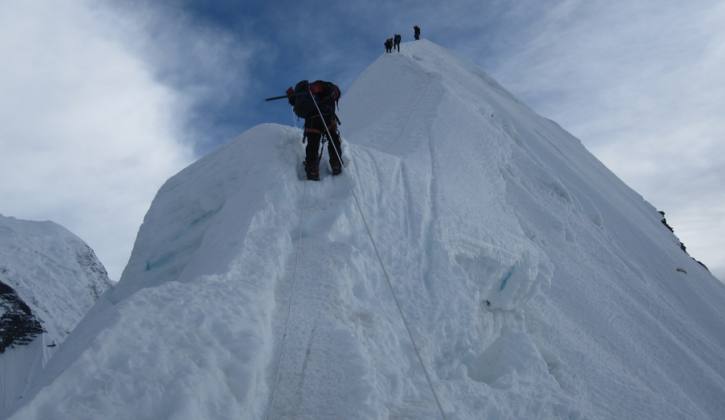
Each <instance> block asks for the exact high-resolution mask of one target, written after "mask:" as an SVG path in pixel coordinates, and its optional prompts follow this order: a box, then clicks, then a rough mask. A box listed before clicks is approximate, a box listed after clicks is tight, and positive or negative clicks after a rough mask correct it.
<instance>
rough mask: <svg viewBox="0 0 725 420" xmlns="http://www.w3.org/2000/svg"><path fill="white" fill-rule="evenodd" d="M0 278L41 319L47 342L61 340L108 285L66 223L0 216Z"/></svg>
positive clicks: (100, 267) (90, 252)
mask: <svg viewBox="0 0 725 420" xmlns="http://www.w3.org/2000/svg"><path fill="white" fill-rule="evenodd" d="M0 281H3V282H4V283H6V284H7V285H8V286H10V287H11V288H13V289H14V290H15V292H16V293H17V294H18V296H19V297H20V298H21V299H22V300H23V301H25V302H26V303H27V305H28V306H29V307H30V308H31V309H32V311H33V313H34V314H35V315H36V316H37V317H38V318H39V319H40V320H41V322H42V323H43V328H44V329H45V331H46V333H47V338H46V341H47V342H48V343H49V344H50V343H52V342H56V343H59V342H61V341H62V340H63V339H64V338H65V336H66V335H67V334H68V333H70V331H71V330H72V329H73V327H74V326H75V325H76V324H77V323H78V321H80V319H81V318H82V317H83V315H85V313H86V312H87V311H88V309H90V307H91V306H93V304H94V303H95V301H96V300H97V299H98V298H99V297H100V295H101V294H102V293H103V292H104V291H105V290H106V289H108V287H109V286H110V284H111V283H110V281H109V279H108V275H107V273H106V269H105V268H104V267H103V265H102V264H101V262H100V261H98V258H96V255H95V253H94V252H93V250H92V249H91V248H90V247H89V246H88V245H86V243H85V242H83V241H82V240H81V239H80V238H78V237H77V236H75V235H74V234H73V233H71V232H70V231H68V230H67V229H65V228H64V227H62V226H60V225H58V224H56V223H53V222H50V221H45V222H34V221H26V220H19V219H15V218H13V217H4V216H2V215H0Z"/></svg>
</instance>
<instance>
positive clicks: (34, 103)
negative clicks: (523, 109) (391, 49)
mask: <svg viewBox="0 0 725 420" xmlns="http://www.w3.org/2000/svg"><path fill="white" fill-rule="evenodd" d="M414 24H419V25H420V26H421V27H422V32H423V37H425V38H428V39H431V40H432V41H434V42H436V43H438V44H440V45H442V46H444V47H446V48H449V49H451V50H453V51H455V52H456V53H457V54H458V55H459V56H462V57H464V58H466V59H468V60H470V61H473V62H475V63H476V64H478V65H480V66H481V67H482V68H483V69H484V70H485V71H486V72H487V73H489V74H490V75H491V76H492V77H494V78H495V79H497V80H498V81H499V82H500V83H501V84H502V85H504V86H505V87H506V88H507V89H509V90H510V91H511V92H512V93H514V94H515V95H517V96H519V97H520V98H521V99H522V100H523V101H524V102H526V103H527V104H529V105H530V106H531V107H532V108H534V109H535V110H536V111H537V112H539V113H540V114H542V115H544V116H546V117H548V118H551V119H553V120H555V121H557V122H558V123H560V124H561V125H562V126H563V127H564V128H565V129H567V130H568V131H570V132H572V133H573V134H574V135H575V136H577V137H579V138H580V139H581V140H582V141H583V143H584V144H585V145H586V146H587V147H588V148H589V150H590V151H592V152H593V153H594V154H595V155H596V156H597V157H598V158H599V159H600V160H602V161H603V162H604V163H605V164H606V165H607V166H608V167H609V168H610V169H612V170H613V171H614V172H615V173H616V174H617V175H618V176H620V177H621V178H623V179H624V180H625V182H627V183H628V184H629V185H630V186H632V187H633V188H634V189H636V190H637V191H638V192H640V193H641V194H642V195H643V196H644V197H645V198H646V199H647V200H648V201H650V202H652V203H653V204H654V205H655V206H657V207H658V208H660V209H663V210H665V211H667V213H668V220H669V221H670V223H671V224H673V226H674V227H675V230H676V233H677V234H678V236H679V237H680V238H681V239H682V240H683V241H684V242H685V243H686V244H687V245H688V248H689V250H690V251H691V252H692V254H693V255H694V256H695V257H697V258H699V259H702V260H703V261H704V262H705V263H706V264H708V265H710V266H711V267H712V268H713V270H714V271H715V272H716V273H718V275H719V276H720V277H721V278H722V277H725V252H724V251H725V188H723V186H724V185H725V153H724V152H725V146H723V137H725V120H724V119H723V118H722V110H723V109H725V93H724V92H725V90H724V89H722V88H721V87H722V86H725V72H723V71H722V69H723V68H725V5H723V4H722V3H721V2H719V1H714V0H695V1H691V2H686V3H683V2H678V1H672V0H644V1H634V2H609V1H603V0H521V1H506V0H491V1H481V0H479V1H472V0H463V1H450V2H439V1H398V2H386V1H348V2H329V1H328V2H322V1H286V0H284V1H266V2H262V1H244V2H239V1H231V0H221V1H219V0H218V1H213V2H212V1H191V0H186V1H181V0H179V1H163V0H156V1H152V0H133V1H132V0H128V1H123V2H118V1H86V0H57V1H50V0H46V1H43V0H27V1H23V2H2V3H0V54H2V55H3V57H4V58H5V60H4V61H5V62H6V63H13V65H12V67H9V68H7V69H6V71H5V72H4V74H3V76H2V77H0V92H2V93H3V94H2V95H0V118H1V119H2V120H3V121H5V123H4V124H2V125H1V126H0V147H2V150H3V151H4V152H5V153H3V154H2V156H0V179H2V181H0V194H1V195H2V196H3V197H5V198H6V199H5V200H3V201H2V202H0V213H3V214H5V215H9V216H15V217H19V218H26V219H51V220H55V221H58V222H60V223H61V224H63V225H65V226H66V227H68V228H70V229H71V230H73V231H74V232H76V233H77V234H79V235H80V236H81V237H82V238H83V239H85V240H86V241H88V242H89V244H90V245H91V246H93V247H94V249H96V251H97V252H98V254H99V256H100V257H101V259H102V261H104V263H105V264H106V265H107V266H108V267H109V270H110V271H111V272H112V274H113V276H114V277H115V278H118V276H119V275H120V271H121V269H122V267H123V266H124V265H125V262H126V260H127V258H128V255H129V254H130V250H131V246H132V242H133V239H134V237H135V233H136V231H137V229H138V225H139V224H140V222H141V220H142V217H143V214H144V213H145V211H146V209H147V208H148V205H149V203H150V200H151V198H152V197H153V194H154V193H155V191H156V190H157V189H158V187H159V186H160V185H161V183H163V181H164V180H165V179H167V178H168V177H169V176H170V175H172V174H173V173H174V172H175V171H178V170H179V169H181V168H183V166H185V165H186V164H188V163H189V162H191V161H193V160H194V159H195V158H197V157H198V156H200V155H203V154H204V153H207V152H208V151H210V150H212V149H213V148H214V147H216V146H218V145H219V144H223V143H225V142H227V141H229V140H230V139H231V138H233V137H235V136H236V135H238V134H239V133H241V132H242V131H244V130H245V129H247V128H249V127H251V126H253V125H256V124H258V123H262V122H270V121H272V122H280V123H283V124H292V123H293V118H292V115H291V113H290V110H289V107H287V106H286V105H285V104H284V102H276V103H264V102H262V99H263V98H264V97H267V96H272V95H277V94H282V93H283V91H284V89H285V88H286V87H287V86H289V85H291V84H294V83H295V82H296V81H297V80H300V79H304V78H308V79H317V78H321V79H328V80H333V81H336V82H337V83H338V84H339V85H340V86H341V87H342V88H343V94H344V90H345V89H346V88H347V87H348V86H349V85H350V83H351V82H352V81H353V80H354V79H355V78H356V77H357V76H358V75H359V74H360V72H362V71H363V70H364V69H365V67H366V66H367V65H368V64H369V63H370V62H372V61H373V60H374V59H375V58H376V57H377V56H378V55H380V54H381V53H382V51H383V46H382V43H383V41H384V39H385V38H386V37H388V36H391V35H392V34H393V33H395V32H399V33H401V34H402V35H403V39H404V41H405V40H410V39H411V38H412V26H413V25H414ZM343 130H344V122H343ZM343 134H344V133H343ZM59 174H62V176H59ZM110 219H112V220H114V223H113V224H109V223H108V220H110Z"/></svg>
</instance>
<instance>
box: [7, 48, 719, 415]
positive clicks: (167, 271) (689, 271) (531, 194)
mask: <svg viewBox="0 0 725 420" xmlns="http://www.w3.org/2000/svg"><path fill="white" fill-rule="evenodd" d="M340 106H341V120H342V126H341V129H342V134H343V137H344V140H345V144H344V145H343V148H344V156H343V157H344V160H345V162H346V168H345V170H344V173H343V175H342V176H339V177H332V176H331V175H330V174H329V172H328V171H325V170H324V169H323V170H322V171H321V172H322V174H323V177H322V181H321V182H304V181H300V180H299V178H298V172H299V167H300V166H299V165H300V162H301V160H302V148H301V145H300V140H301V137H302V133H301V132H300V131H299V130H296V129H294V128H291V127H283V126H279V125H271V124H270V125H261V126H258V127H255V128H253V129H251V130H249V131H247V132H246V133H244V134H243V135H242V136H240V137H239V138H238V139H236V140H235V141H233V142H231V143H230V144H228V145H226V146H224V147H223V148H221V149H219V150H218V151H216V152H214V153H212V154H210V155H208V156H206V157H204V158H202V159H200V160H199V161H198V162H196V163H194V164H193V165H190V166H189V167H188V168H186V169H185V170H183V171H182V172H180V173H179V174H177V175H176V176H174V177H173V178H171V179H170V180H169V181H168V182H167V183H166V184H165V185H164V186H163V187H162V188H161V190H160V191H159V193H158V194H157V196H156V198H155V199H154V202H153V203H152V205H151V208H150V210H149V212H148V214H147V215H146V218H145V220H144V224H143V226H142V227H141V229H140V231H139V235H138V238H137V241H136V244H135V246H134V250H133V253H132V257H131V260H130V261H129V265H128V266H127V267H126V269H125V271H124V274H123V276H122V279H121V281H120V284H119V285H118V287H117V288H115V289H114V291H113V292H111V293H107V294H106V295H104V297H103V298H102V299H101V302H100V303H99V304H98V305H97V306H96V307H95V308H94V310H93V311H92V313H91V314H90V315H89V316H88V317H86V318H85V319H84V321H83V322H82V323H81V325H80V326H79V327H78V328H77V329H76V330H75V332H74V333H73V335H72V337H70V338H69V340H68V341H67V343H66V345H65V346H64V349H63V350H62V352H61V353H62V354H59V355H58V356H57V357H55V358H54V359H53V361H52V365H53V366H51V369H49V373H48V375H47V377H46V378H44V380H43V381H39V382H38V383H37V384H36V387H35V395H34V398H32V400H31V401H29V402H28V403H27V404H26V405H24V406H23V407H22V408H21V409H20V411H18V412H17V413H16V416H15V417H13V419H42V418H49V417H52V418H58V419H63V418H68V419H71V418H72V419H95V418H107V419H122V418H137V419H163V418H169V419H171V418H173V419H196V418H205V419H227V418H240V419H262V418H269V419H291V418H298V419H339V418H346V419H370V418H379V419H384V418H415V419H435V418H441V417H446V418H449V419H480V418H502V419H503V418H506V419H516V418H518V419H530V418H537V419H548V418H552V419H553V418H567V419H584V418H602V419H605V418H606V419H608V418H651V419H667V418H713V419H714V418H718V417H719V415H720V414H721V413H723V412H725V403H724V401H725V391H723V390H725V333H723V331H725V287H723V285H722V284H721V283H719V282H718V281H717V280H716V279H714V278H713V277H712V276H710V275H709V273H708V272H707V271H706V270H705V269H703V268H702V267H700V266H699V265H697V264H696V263H695V262H693V261H692V260H691V259H690V258H689V256H687V255H686V254H685V253H683V252H682V251H681V250H680V248H679V242H678V241H677V239H676V238H675V237H674V236H672V233H671V232H670V231H669V230H667V228H666V227H665V226H663V225H662V224H661V223H660V215H659V214H658V213H657V212H656V211H655V209H654V208H653V207H652V206H651V205H649V204H648V203H647V202H646V201H644V200H643V199H642V197H641V196H639V195H638V194H637V193H636V192H634V191H632V190H631V189H630V188H628V187H627V186H626V185H625V184H624V183H622V182H621V181H620V180H619V179H618V178H617V177H616V176H614V174H612V173H611V172H610V171H608V170H607V169H606V168H605V167H604V166H603V165H602V164H601V163H600V162H599V161H597V160H596V158H594V157H593V156H592V155H591V154H589V153H588V152H587V151H586V149H585V148H584V147H583V146H582V145H581V143H580V142H579V141H578V140H576V139H575V138H573V137H572V136H571V135H569V134H568V133H566V132H565V131H564V130H562V129H561V128H560V127H559V126H558V125H556V124H555V123H553V122H551V121H549V120H546V119H544V118H541V117H539V116H537V115H536V114H535V113H533V112H532V111H531V110H530V109H528V108H527V107H526V106H524V105H523V104H521V103H520V102H518V101H517V100H516V99H515V98H513V97H512V96H511V95H510V94H508V93H507V92H506V91H505V90H503V89H502V88H501V87H500V86H499V85H498V84H496V83H495V82H494V81H492V80H491V79H490V78H489V77H488V76H486V75H485V74H484V73H483V72H482V71H480V70H478V69H476V68H475V67H474V66H472V65H471V64H468V63H465V62H463V61H461V60H459V59H457V58H455V57H453V56H452V55H451V54H450V53H449V52H447V51H446V50H445V49H443V48H441V47H439V46H437V45H435V44H432V43H430V42H427V41H419V42H414V43H408V44H403V46H402V52H401V53H400V54H397V53H393V54H386V55H383V56H381V57H380V58H379V59H378V60H376V61H375V62H374V63H373V64H372V65H371V66H370V67H369V68H368V69H367V70H366V71H365V72H364V73H363V74H362V75H361V76H360V78H359V79H358V80H357V81H356V82H355V83H354V84H353V86H352V87H351V89H350V90H349V92H346V93H345V94H344V95H343V99H342V101H341V104H340ZM324 167H325V165H324V163H323V168H324ZM99 387H100V388H102V389H103V392H96V391H97V390H98V389H99Z"/></svg>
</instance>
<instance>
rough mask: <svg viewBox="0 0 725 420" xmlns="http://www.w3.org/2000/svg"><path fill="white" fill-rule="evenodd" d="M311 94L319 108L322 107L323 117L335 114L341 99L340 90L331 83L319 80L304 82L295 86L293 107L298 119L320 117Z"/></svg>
mask: <svg viewBox="0 0 725 420" xmlns="http://www.w3.org/2000/svg"><path fill="white" fill-rule="evenodd" d="M310 92H312V94H313V95H315V101H317V106H319V107H320V111H322V114H323V115H330V114H334V113H335V105H336V104H337V100H338V99H339V98H340V89H339V88H338V87H337V86H335V84H334V83H330V82H323V81H321V80H318V81H316V82H313V83H309V82H308V81H307V80H302V81H300V82H299V83H297V84H296V85H295V102H294V105H293V107H292V110H293V111H294V113H295V114H296V115H297V116H298V117H300V118H312V117H316V116H318V113H317V108H316V107H315V103H314V102H313V101H312V96H310Z"/></svg>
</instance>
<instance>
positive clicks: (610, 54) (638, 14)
mask: <svg viewBox="0 0 725 420" xmlns="http://www.w3.org/2000/svg"><path fill="white" fill-rule="evenodd" d="M527 28H528V29H527V30H526V31H525V32H523V33H522V37H523V39H524V40H523V41H522V42H521V43H520V45H522V46H525V47H524V48H522V49H520V50H513V51H510V53H509V54H508V56H507V57H503V58H499V60H498V62H499V64H500V66H499V67H497V68H495V69H494V71H493V74H494V76H496V77H497V78H499V80H500V81H501V82H502V83H503V84H504V85H505V86H507V87H508V88H510V89H511V90H512V91H514V92H515V93H517V94H520V95H523V96H524V97H525V98H526V99H527V101H528V102H529V103H531V104H532V105H533V107H534V108H535V109H536V110H537V111H539V112H541V113H542V114H544V115H546V116H548V117H550V118H552V119H554V120H556V121H558V122H559V123H561V124H562V125H563V126H564V127H565V128H566V129H568V130H570V131H571V132H573V133H574V134H575V135H576V136H577V137H579V138H581V139H582V141H583V142H584V143H585V144H586V145H587V146H588V147H589V148H590V150H592V152H593V153H594V154H595V155H597V156H598V157H599V158H600V159H601V160H602V161H603V162H604V163H605V164H606V165H607V166H608V167H609V168H610V169H612V170H613V171H614V172H615V173H616V174H617V175H618V176H620V177H621V178H622V179H624V181H625V182H627V183H628V184H629V185H630V186H632V187H633V188H634V189H635V190H637V191H639V192H640V193H642V195H644V197H645V198H646V199H647V200H649V201H650V202H652V203H653V204H654V205H656V206H657V207H659V208H661V209H662V210H665V211H666V212H667V218H668V220H669V221H670V223H671V224H672V225H673V226H674V228H675V233H676V234H677V235H678V236H679V237H680V239H681V240H682V241H683V242H685V244H686V245H687V247H688V251H690V253H691V255H693V256H694V257H696V258H698V259H700V260H702V261H703V262H704V263H706V264H708V265H709V266H710V268H711V269H713V272H714V273H715V274H716V275H719V276H720V278H721V279H723V280H725V221H724V218H725V190H724V189H723V185H725V143H723V139H724V138H725V120H723V117H722V116H723V110H724V109H725V90H723V89H722V86H724V85H725V72H723V68H725V42H723V40H725V5H723V4H722V3H720V2H716V1H698V2H689V3H682V2H675V1H670V0H664V1H660V2H630V3H612V2H588V1H581V0H569V1H561V2H559V3H558V6H557V7H552V8H551V10H550V11H549V13H548V14H545V15H544V16H542V17H539V18H537V19H535V20H534V21H533V22H532V23H531V24H530V25H528V26H527Z"/></svg>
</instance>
